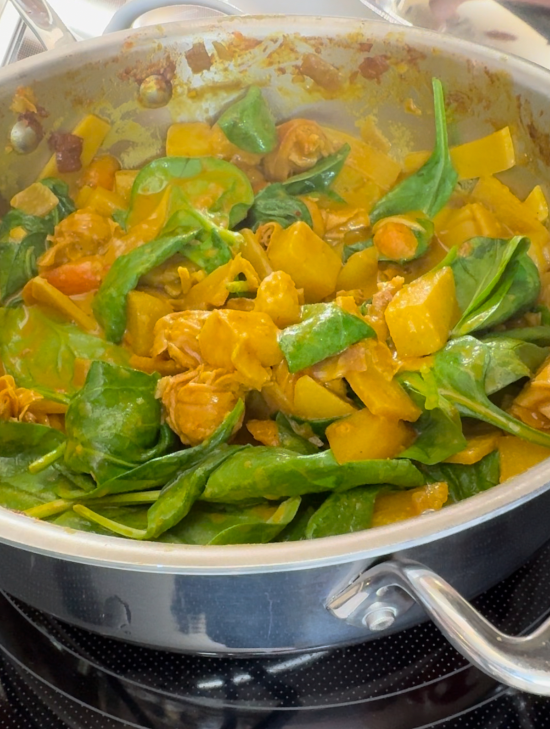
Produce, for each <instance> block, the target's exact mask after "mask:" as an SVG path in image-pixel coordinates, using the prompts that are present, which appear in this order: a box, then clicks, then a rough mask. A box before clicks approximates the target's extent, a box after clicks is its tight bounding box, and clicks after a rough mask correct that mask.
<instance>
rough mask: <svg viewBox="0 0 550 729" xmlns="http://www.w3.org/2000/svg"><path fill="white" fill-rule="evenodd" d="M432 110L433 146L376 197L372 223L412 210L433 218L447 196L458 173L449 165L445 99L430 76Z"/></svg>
mask: <svg viewBox="0 0 550 729" xmlns="http://www.w3.org/2000/svg"><path fill="white" fill-rule="evenodd" d="M432 84H433V93H434V113H435V147H434V150H433V152H432V154H431V156H430V158H429V159H428V161H427V162H426V163H425V164H424V165H423V166H422V167H421V168H420V169H419V170H418V171H417V172H415V173H414V174H413V175H411V176H410V177H407V178H406V179H405V180H403V181H402V182H400V183H399V184H398V185H396V186H395V187H394V188H393V189H392V190H390V192H388V193H387V194H386V195H384V197H383V198H382V199H381V200H379V201H378V202H377V203H376V205H375V206H374V208H373V210H372V211H371V213H370V220H371V223H372V224H374V223H376V222H377V221H378V220H381V219H382V218H388V217H389V216H390V215H401V214H402V213H411V212H414V211H417V210H419V211H421V212H423V213H424V214H425V215H426V216H427V217H428V218H433V217H434V216H435V215H437V213H438V212H439V211H440V210H441V209H442V208H443V206H444V205H445V204H446V203H447V201H448V200H449V198H450V197H451V195H452V193H453V190H454V188H455V185H456V183H457V180H458V175H457V173H456V171H455V169H454V167H453V163H452V161H451V155H450V154H449V144H448V139H447V122H446V119H445V100H444V96H443V87H442V85H441V81H439V79H436V78H434V79H433V80H432Z"/></svg>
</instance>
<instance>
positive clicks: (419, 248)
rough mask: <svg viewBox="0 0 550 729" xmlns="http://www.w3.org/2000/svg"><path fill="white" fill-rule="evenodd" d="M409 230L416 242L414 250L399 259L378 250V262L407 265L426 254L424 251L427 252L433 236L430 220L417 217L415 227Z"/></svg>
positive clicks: (432, 226) (396, 256)
mask: <svg viewBox="0 0 550 729" xmlns="http://www.w3.org/2000/svg"><path fill="white" fill-rule="evenodd" d="M397 222H399V221H397ZM383 224H384V223H383ZM407 227H408V226H407ZM410 230H411V233H412V234H413V237H414V238H415V240H416V243H415V248H414V249H412V248H411V250H410V251H409V253H408V254H407V255H406V256H401V257H400V256H398V255H393V256H390V255H388V254H384V253H382V251H381V250H379V251H378V260H379V261H392V262H394V263H401V264H403V263H408V262H409V261H414V260H416V259H417V258H420V256H423V255H424V253H426V251H427V250H428V248H429V246H430V243H431V242H432V239H433V236H434V224H433V223H432V221H431V220H428V218H421V217H418V218H417V220H416V226H415V227H411V228H410Z"/></svg>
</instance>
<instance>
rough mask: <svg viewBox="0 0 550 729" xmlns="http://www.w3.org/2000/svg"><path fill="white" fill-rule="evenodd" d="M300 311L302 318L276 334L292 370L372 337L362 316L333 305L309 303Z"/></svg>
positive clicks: (301, 367)
mask: <svg viewBox="0 0 550 729" xmlns="http://www.w3.org/2000/svg"><path fill="white" fill-rule="evenodd" d="M302 311H303V320H302V321H301V322H300V323H299V324H294V325H293V326H290V327H287V328H286V329H283V331H282V332H281V334H280V335H279V346H280V347H281V350H282V352H283V354H284V356H285V359H286V361H287V363H288V369H289V370H290V372H292V373H294V372H299V371H300V370H303V369H305V368H306V367H310V366H311V365H314V364H316V363H317V362H321V360H323V359H326V358H327V357H330V356H332V355H334V354H338V353H339V352H343V351H344V349H347V348H348V347H349V346H350V345H352V344H355V343H356V342H359V341H361V340H362V339H366V338H367V337H374V336H375V333H374V330H373V329H372V327H370V326H369V325H368V324H367V323H366V322H365V321H363V319H360V318H359V317H358V316H354V315H353V314H350V313H349V312H348V311H345V310H344V309H342V308H341V307H339V306H337V305H336V304H310V305H309V306H305V307H303V310H302Z"/></svg>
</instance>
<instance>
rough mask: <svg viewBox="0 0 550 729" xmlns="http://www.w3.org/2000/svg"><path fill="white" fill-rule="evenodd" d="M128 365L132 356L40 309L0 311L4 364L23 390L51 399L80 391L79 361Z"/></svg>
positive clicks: (0, 336)
mask: <svg viewBox="0 0 550 729" xmlns="http://www.w3.org/2000/svg"><path fill="white" fill-rule="evenodd" d="M77 359H83V360H92V361H93V360H102V361H106V362H112V363H113V364H122V365H124V364H128V361H129V352H128V351H127V350H125V349H123V348H122V347H117V346H115V345H114V344H110V343H109V342H106V341H105V340H103V339H100V338H99V337H94V336H92V335H91V334H87V333H86V332H83V331H82V330H81V329H80V328H79V327H77V326H75V325H74V324H70V323H69V322H66V321H63V319H61V318H60V317H57V316H55V315H54V314H50V315H48V314H46V313H44V311H43V310H42V309H41V308H40V307H38V306H30V307H21V308H17V309H7V308H4V309H0V360H1V361H2V363H3V365H4V368H5V370H6V372H7V373H8V374H10V375H12V376H13V377H14V378H15V381H16V382H17V384H18V385H19V386H20V387H29V388H31V389H34V390H38V391H39V392H40V393H41V394H43V395H45V396H46V397H48V398H50V399H54V400H57V399H64V397H65V396H66V395H70V394H72V393H73V392H75V391H76V389H77V388H76V386H75V384H74V372H75V360H77Z"/></svg>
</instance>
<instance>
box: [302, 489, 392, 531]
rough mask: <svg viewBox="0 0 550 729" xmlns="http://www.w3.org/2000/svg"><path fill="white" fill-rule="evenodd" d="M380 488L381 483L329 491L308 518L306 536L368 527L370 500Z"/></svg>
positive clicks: (370, 522) (369, 524) (371, 512)
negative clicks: (342, 490) (347, 489)
mask: <svg viewBox="0 0 550 729" xmlns="http://www.w3.org/2000/svg"><path fill="white" fill-rule="evenodd" d="M382 489H384V486H360V487H359V488H355V489H351V490H350V491H345V492H343V493H335V494H331V495H330V496H328V497H327V499H326V500H325V502H324V503H323V504H322V505H321V506H320V507H319V508H318V509H317V511H316V512H315V513H314V514H313V516H312V517H311V518H310V520H309V522H308V525H307V528H306V538H307V539H317V538H319V537H332V536H334V535H336V534H350V533H351V532H359V531H362V530H363V529H369V528H370V526H371V524H372V515H373V512H374V502H375V501H376V497H377V496H378V494H379V493H380V491H381V490H382Z"/></svg>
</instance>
